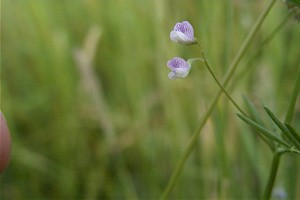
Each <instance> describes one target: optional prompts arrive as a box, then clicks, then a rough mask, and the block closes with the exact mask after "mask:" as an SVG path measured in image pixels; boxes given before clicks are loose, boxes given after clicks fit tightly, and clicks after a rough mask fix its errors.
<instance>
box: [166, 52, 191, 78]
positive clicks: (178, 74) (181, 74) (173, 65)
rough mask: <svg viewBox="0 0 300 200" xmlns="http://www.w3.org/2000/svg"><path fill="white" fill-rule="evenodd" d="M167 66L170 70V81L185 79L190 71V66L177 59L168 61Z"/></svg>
mask: <svg viewBox="0 0 300 200" xmlns="http://www.w3.org/2000/svg"><path fill="white" fill-rule="evenodd" d="M167 65H168V67H169V68H170V69H171V70H172V72H170V73H169V75H168V76H169V78H170V79H176V78H185V77H186V76H187V75H188V74H189V72H190V69H191V65H190V64H189V63H188V62H186V61H185V60H184V59H182V58H179V57H174V58H173V59H172V60H169V61H168V63H167Z"/></svg>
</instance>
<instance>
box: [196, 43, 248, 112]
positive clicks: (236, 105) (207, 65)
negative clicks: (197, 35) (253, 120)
mask: <svg viewBox="0 0 300 200" xmlns="http://www.w3.org/2000/svg"><path fill="white" fill-rule="evenodd" d="M197 44H198V46H199V47H200V49H201V54H202V57H203V59H204V63H205V65H206V67H207V69H208V71H209V73H210V74H211V75H212V77H213V78H214V80H215V81H216V82H217V84H218V85H219V87H220V88H221V90H222V91H223V92H224V94H225V95H226V96H227V97H228V99H229V100H230V101H231V102H232V103H233V105H234V106H235V107H236V108H237V109H238V110H239V111H240V112H241V113H242V114H243V115H245V116H247V115H246V113H245V112H244V111H243V110H242V109H241V108H240V107H239V105H238V104H237V103H236V102H235V101H234V100H233V99H232V98H231V96H230V95H229V94H228V92H227V91H226V90H225V89H224V87H223V86H222V84H221V83H220V82H219V80H218V79H217V77H216V76H215V74H214V73H213V71H212V69H211V67H210V65H209V63H208V61H207V58H206V56H205V53H204V50H203V48H202V46H201V45H200V42H197Z"/></svg>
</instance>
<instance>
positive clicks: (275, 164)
mask: <svg viewBox="0 0 300 200" xmlns="http://www.w3.org/2000/svg"><path fill="white" fill-rule="evenodd" d="M280 156H281V153H278V152H277V153H275V155H274V157H273V161H272V167H271V171H270V174H269V179H268V182H267V186H266V189H265V192H264V194H263V199H270V197H271V193H272V189H273V186H274V182H275V178H276V174H277V171H278V166H279V163H280Z"/></svg>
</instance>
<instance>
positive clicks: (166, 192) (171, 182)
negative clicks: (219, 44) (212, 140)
mask: <svg viewBox="0 0 300 200" xmlns="http://www.w3.org/2000/svg"><path fill="white" fill-rule="evenodd" d="M275 2H276V0H271V2H270V4H269V5H268V7H267V8H266V9H265V10H264V11H263V13H262V14H261V16H260V17H259V19H258V20H257V22H256V23H255V24H254V26H253V27H252V29H251V31H250V32H249V34H248V35H247V37H246V39H245V41H244V42H243V44H242V46H241V47H240V49H239V51H238V53H237V55H236V57H235V59H234V60H233V62H232V64H231V65H230V68H229V71H228V73H226V75H225V78H224V81H223V83H222V85H223V87H224V88H225V87H226V86H227V84H228V83H229V81H230V79H231V78H232V76H233V74H234V72H235V70H236V68H237V66H238V64H239V63H240V61H241V59H242V57H243V56H244V54H245V52H246V50H247V49H248V48H249V46H250V43H251V41H252V39H253V38H254V36H255V35H256V33H257V32H258V30H259V29H260V27H261V25H262V23H263V21H264V20H265V18H266V17H267V15H268V13H269V12H270V10H271V8H272V7H273V5H274V3H275ZM221 94H222V90H221V89H220V90H219V91H218V93H217V94H216V96H215V97H214V99H213V100H212V102H211V104H210V106H209V108H208V110H207V111H206V113H205V115H204V116H203V118H202V120H201V121H200V123H199V126H198V127H197V128H196V130H195V132H194V133H193V135H192V138H191V139H190V141H189V143H188V146H187V148H186V150H185V152H184V154H183V156H182V158H181V159H180V160H179V162H178V164H177V165H176V168H175V170H174V171H173V173H172V175H171V178H170V179H169V182H168V185H167V187H166V188H165V190H164V192H163V194H162V196H161V197H160V199H166V198H167V196H168V195H169V193H170V192H171V190H172V189H173V187H174V185H175V183H176V181H177V179H178V177H179V175H180V173H181V171H182V169H183V166H184V164H185V162H186V160H187V159H188V157H189V155H190V154H191V152H192V150H193V148H194V146H195V145H196V143H197V141H198V140H197V139H198V138H199V135H200V131H201V130H202V128H203V127H204V125H205V123H206V121H207V120H208V118H209V117H210V115H211V113H212V111H213V110H214V108H215V106H216V104H217V102H218V100H219V97H220V96H221Z"/></svg>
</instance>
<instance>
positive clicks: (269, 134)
mask: <svg viewBox="0 0 300 200" xmlns="http://www.w3.org/2000/svg"><path fill="white" fill-rule="evenodd" d="M237 116H238V117H239V118H240V119H241V120H243V121H244V122H246V123H247V124H249V125H250V126H252V127H253V128H255V129H256V130H257V131H259V132H260V133H262V134H263V135H264V136H266V137H268V138H270V139H272V140H274V141H276V142H278V143H279V144H281V145H284V146H286V147H290V145H289V144H288V143H286V142H285V141H283V140H282V139H280V138H278V137H276V136H275V135H274V134H273V133H272V132H271V131H269V130H267V129H266V128H264V127H263V126H261V125H260V124H258V123H256V122H254V121H252V120H251V119H249V118H248V117H246V116H244V115H241V114H239V113H237Z"/></svg>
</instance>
